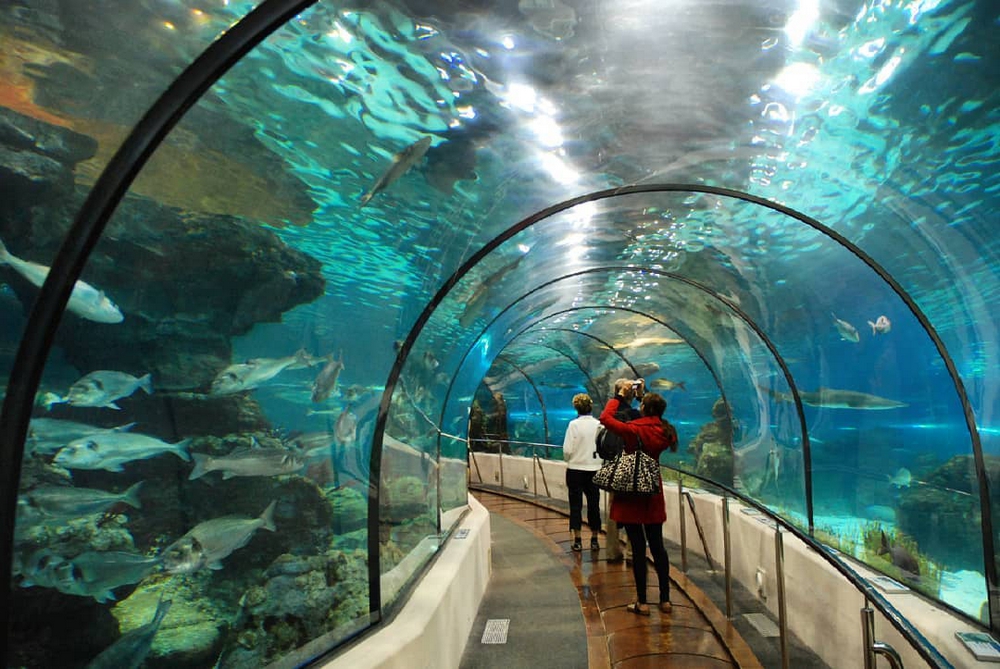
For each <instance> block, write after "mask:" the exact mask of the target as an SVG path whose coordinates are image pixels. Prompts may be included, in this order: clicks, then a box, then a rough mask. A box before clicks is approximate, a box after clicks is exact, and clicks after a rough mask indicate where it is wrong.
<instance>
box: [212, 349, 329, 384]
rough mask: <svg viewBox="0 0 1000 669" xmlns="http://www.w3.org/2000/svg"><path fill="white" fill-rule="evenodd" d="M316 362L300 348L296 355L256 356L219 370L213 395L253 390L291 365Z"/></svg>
mask: <svg viewBox="0 0 1000 669" xmlns="http://www.w3.org/2000/svg"><path fill="white" fill-rule="evenodd" d="M312 364H314V362H313V359H312V358H311V357H310V356H309V355H308V354H307V353H306V352H305V350H302V349H300V350H298V351H296V352H295V355H290V356H288V357H286V358H254V359H252V360H247V361H246V362H241V363H236V364H233V365H229V366H228V367H226V368H225V369H224V370H222V371H221V372H219V373H218V374H217V375H216V377H215V379H214V380H213V381H212V390H211V393H210V394H212V395H232V394H233V393H238V392H242V391H244V390H251V389H253V388H256V387H258V386H259V385H260V384H262V383H264V382H265V381H269V380H271V379H273V378H274V377H275V376H277V375H278V374H280V373H281V372H283V371H285V370H286V369H288V368H289V367H292V368H298V367H308V366H311V365H312Z"/></svg>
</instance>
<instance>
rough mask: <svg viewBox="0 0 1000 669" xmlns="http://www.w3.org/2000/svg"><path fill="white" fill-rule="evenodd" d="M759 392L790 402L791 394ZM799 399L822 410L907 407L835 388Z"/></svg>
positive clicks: (807, 393) (817, 391) (857, 392)
mask: <svg viewBox="0 0 1000 669" xmlns="http://www.w3.org/2000/svg"><path fill="white" fill-rule="evenodd" d="M761 390H764V391H766V392H767V394H768V395H770V396H771V397H773V398H774V399H775V400H777V401H779V402H791V401H792V394H791V393H783V392H781V391H778V390H772V389H770V388H764V387H762V388H761ZM799 397H800V398H801V399H802V403H803V404H808V405H809V406H812V407H822V408H824V409H861V410H864V411H883V410H886V409H898V408H900V407H905V406H908V405H907V404H906V402H899V401H897V400H891V399H889V398H887V397H879V396H878V395H869V394H868V393H862V392H860V391H857V390H840V389H837V388H824V387H822V386H820V387H819V389H817V390H815V391H809V390H803V391H800V392H799Z"/></svg>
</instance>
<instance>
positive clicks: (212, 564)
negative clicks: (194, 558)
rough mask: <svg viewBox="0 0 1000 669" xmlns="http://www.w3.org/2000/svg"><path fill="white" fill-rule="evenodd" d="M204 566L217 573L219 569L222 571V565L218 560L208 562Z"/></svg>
mask: <svg viewBox="0 0 1000 669" xmlns="http://www.w3.org/2000/svg"><path fill="white" fill-rule="evenodd" d="M205 566H206V567H208V568H209V569H211V570H213V571H219V570H220V569H222V563H221V562H219V561H218V560H216V561H215V562H209V563H208V564H207V565H205Z"/></svg>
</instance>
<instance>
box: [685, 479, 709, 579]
mask: <svg viewBox="0 0 1000 669" xmlns="http://www.w3.org/2000/svg"><path fill="white" fill-rule="evenodd" d="M684 497H685V498H686V499H687V503H688V508H689V509H691V518H692V519H693V520H694V527H695V529H696V530H698V538H699V539H701V547H702V550H704V551H705V562H707V563H708V570H709V571H710V572H715V566H714V563H713V562H712V555H711V553H709V552H708V541H707V540H706V539H705V530H703V529H702V528H701V521H700V520H698V510H697V509H695V507H694V498H693V497H691V493H689V492H687V491H685V492H684Z"/></svg>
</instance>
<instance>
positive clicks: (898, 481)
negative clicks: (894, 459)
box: [889, 467, 913, 488]
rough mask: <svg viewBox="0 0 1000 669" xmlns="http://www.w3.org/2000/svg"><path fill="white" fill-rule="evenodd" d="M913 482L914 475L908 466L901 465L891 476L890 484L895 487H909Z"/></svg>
mask: <svg viewBox="0 0 1000 669" xmlns="http://www.w3.org/2000/svg"><path fill="white" fill-rule="evenodd" d="M912 482H913V476H912V475H911V474H910V470H909V469H907V468H906V467H900V468H899V469H897V470H896V473H895V474H893V475H892V476H890V477H889V485H891V486H893V487H894V488H909V487H910V483H912Z"/></svg>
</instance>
